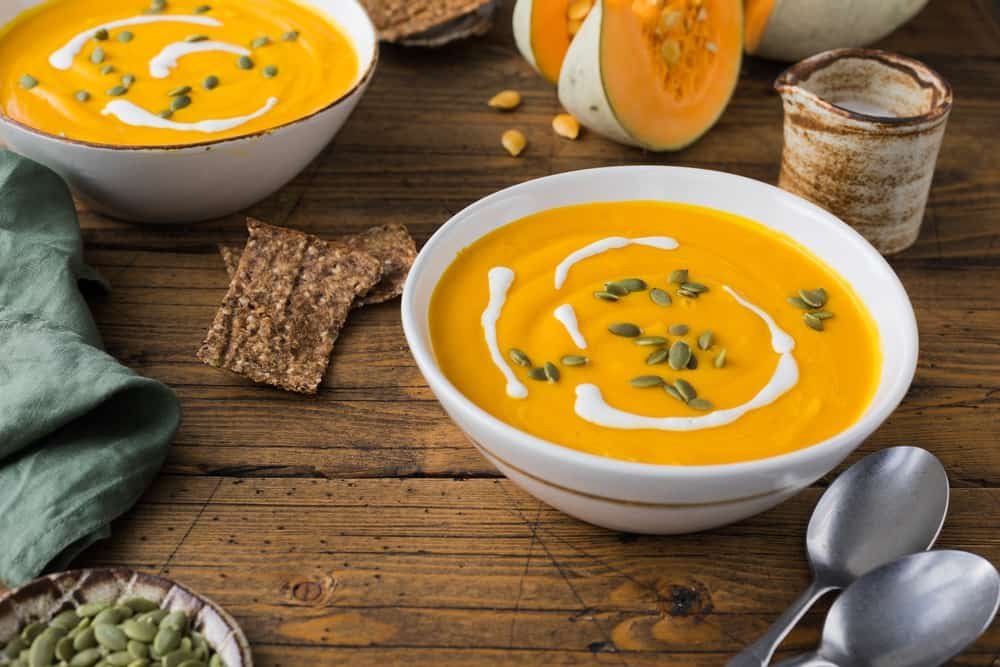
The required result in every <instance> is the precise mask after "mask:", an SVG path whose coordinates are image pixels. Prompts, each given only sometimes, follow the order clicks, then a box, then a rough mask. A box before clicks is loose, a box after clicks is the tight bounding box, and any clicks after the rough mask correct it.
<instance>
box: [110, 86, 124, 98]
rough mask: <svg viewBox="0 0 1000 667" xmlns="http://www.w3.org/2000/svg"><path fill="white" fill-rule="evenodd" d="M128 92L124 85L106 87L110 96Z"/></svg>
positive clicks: (119, 95) (118, 95)
mask: <svg viewBox="0 0 1000 667" xmlns="http://www.w3.org/2000/svg"><path fill="white" fill-rule="evenodd" d="M127 92H128V88H126V87H125V86H115V87H113V88H108V95H110V96H111V97H121V96H122V95H124V94H125V93H127Z"/></svg>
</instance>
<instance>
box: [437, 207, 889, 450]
mask: <svg viewBox="0 0 1000 667" xmlns="http://www.w3.org/2000/svg"><path fill="white" fill-rule="evenodd" d="M609 283H610V284H609ZM800 290H802V292H800ZM429 321H430V329H431V338H432V344H433V348H434V352H435V355H436V357H437V360H438V363H439V364H440V366H441V369H442V370H443V372H444V374H445V375H446V376H447V377H448V378H449V380H451V382H452V383H454V384H455V386H456V387H457V388H458V389H459V390H460V391H461V392H462V393H463V394H465V395H466V396H467V397H468V398H469V399H470V400H472V401H473V402H474V403H475V404H477V405H478V406H480V407H481V408H483V409H484V410H486V411H487V412H489V413H490V414H492V415H494V416H495V417H497V418H499V419H501V420H502V421H504V422H506V423H508V424H510V425H512V426H515V427H517V428H518V429H521V430H523V431H526V432H528V433H531V434H533V435H536V436H538V437H541V438H544V439H546V440H549V441H551V442H555V443H558V444H561V445H564V446H567V447H572V448H575V449H579V450H582V451H585V452H589V453H592V454H598V455H601V456H607V457H612V458H617V459H624V460H629V461H640V462H646V463H661V464H679V465H702V464H716V463H732V462H738V461H747V460H751V459H759V458H764V457H768V456H774V455H777V454H782V453H787V452H790V451H793V450H796V449H800V448H803V447H807V446H809V445H812V444H815V443H817V442H819V441H822V440H824V439H826V438H829V437H831V436H833V435H835V434H837V433H838V432H840V431H843V430H844V429H845V428H847V427H849V426H850V425H851V424H853V423H854V422H855V421H856V420H857V419H858V418H859V417H860V416H861V414H862V413H863V412H864V410H865V408H866V407H867V405H868V403H869V402H870V400H871V398H872V396H873V394H874V391H875V387H876V384H877V378H878V375H879V372H880V366H881V353H880V342H879V338H878V333H877V330H876V327H875V324H874V322H873V321H872V319H871V317H870V316H869V314H868V312H867V311H866V309H865V306H864V305H863V304H862V303H861V301H860V299H859V298H858V297H857V295H856V294H855V293H854V292H853V290H852V289H851V288H850V286H849V285H848V284H847V283H846V281H844V280H843V279H842V278H841V277H840V276H839V275H838V274H837V273H835V272H834V271H833V270H832V269H830V268H829V267H827V266H826V265H825V264H823V263H822V262H821V261H820V260H819V259H818V258H816V257H814V256H813V255H812V254H811V253H809V252H808V251H807V250H806V249H804V248H802V247H801V246H799V245H798V244H797V243H795V242H794V241H792V240H791V239H789V238H787V237H785V236H784V235H781V234H779V233H777V232H774V231H772V230H769V229H768V228H766V227H764V226H762V225H760V224H758V223H755V222H753V221H751V220H747V219H744V218H739V217H737V216H733V215H730V214H726V213H722V212H719V211H715V210H712V209H707V208H701V207H695V206H688V205H682V204H672V203H661V202H648V201H633V202H620V203H594V204H586V205H581V206H571V207H565V208H556V209H551V210H548V211H544V212H542V213H538V214H535V215H531V216H528V217H526V218H523V219H521V220H517V221H514V222H512V223H510V224H508V225H506V226H504V227H501V228H500V229H498V230H496V231H494V232H492V233H491V234H489V235H487V236H485V237H483V238H482V239H480V240H478V241H476V242H475V243H473V244H472V245H471V246H469V247H468V248H466V249H464V250H463V251H462V252H461V253H459V255H458V256H457V257H456V258H455V260H454V262H453V263H452V264H451V266H450V267H448V269H447V270H446V271H445V273H444V275H443V276H442V278H441V281H440V283H439V284H438V286H437V288H436V290H435V292H434V294H433V297H432V300H431V306H430V313H429Z"/></svg>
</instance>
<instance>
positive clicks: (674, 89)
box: [559, 0, 743, 151]
mask: <svg viewBox="0 0 1000 667" xmlns="http://www.w3.org/2000/svg"><path fill="white" fill-rule="evenodd" d="M742 53H743V0H600V1H599V2H598V3H597V4H596V5H595V6H594V8H593V9H592V10H591V12H590V14H589V16H588V17H587V19H586V20H585V21H584V24H583V26H582V27H581V29H580V31H579V33H578V34H577V36H576V38H575V39H574V40H573V42H572V44H571V45H570V47H569V50H568V51H567V53H566V60H565V62H564V63H563V68H562V72H561V74H560V78H559V100H560V102H562V105H563V106H564V107H566V109H567V111H569V112H570V113H572V114H573V115H574V116H576V117H577V119H579V120H580V122H581V123H583V125H585V126H587V127H588V128H590V129H591V130H593V131H595V132H597V133H599V134H602V135H604V136H607V137H609V138H611V139H614V140H616V141H620V142H622V143H626V144H631V145H635V146H641V147H643V148H647V149H650V150H655V151H664V150H678V149H680V148H683V147H685V146H687V145H688V144H690V143H692V142H693V141H695V140H696V139H698V137H700V136H701V135H702V134H704V133H705V132H706V131H707V130H708V129H709V128H710V127H712V125H714V124H715V122H716V121H717V120H718V118H719V116H721V115H722V112H723V111H724V110H725V108H726V105H727V104H728V102H729V98H730V97H731V96H732V94H733V89H734V88H735V87H736V81H737V78H738V77H739V71H740V62H741V58H742Z"/></svg>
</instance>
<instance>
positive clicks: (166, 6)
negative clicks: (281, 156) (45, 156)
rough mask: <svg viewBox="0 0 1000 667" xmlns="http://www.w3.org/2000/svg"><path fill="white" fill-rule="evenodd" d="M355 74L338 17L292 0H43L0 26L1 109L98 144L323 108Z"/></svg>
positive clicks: (254, 123) (164, 142)
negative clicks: (0, 28)
mask: <svg viewBox="0 0 1000 667" xmlns="http://www.w3.org/2000/svg"><path fill="white" fill-rule="evenodd" d="M359 74H360V73H359V64H358V56H357V54H356V52H355V50H354V47H353V46H352V45H351V43H350V41H349V40H348V38H347V36H346V35H345V33H344V32H343V31H342V30H341V29H340V27H338V26H337V25H335V24H334V23H333V22H332V21H331V19H330V18H329V17H327V16H325V15H323V14H321V13H320V12H319V11H317V10H315V9H313V8H311V7H309V6H308V5H306V4H302V3H299V2H297V1H295V0H253V1H252V2H249V1H247V0H205V1H204V2H201V1H199V0H166V1H162V2H161V1H160V0H153V1H152V2H151V3H144V2H143V0H52V1H51V2H47V3H43V4H42V5H40V6H38V7H35V8H33V9H31V10H28V11H26V12H24V13H23V14H22V15H20V16H19V17H17V18H16V19H15V20H14V21H13V22H12V23H10V24H9V25H8V26H7V27H6V28H5V29H4V30H3V32H0V109H2V111H3V113H4V114H5V115H6V116H8V117H9V118H12V119H14V120H16V121H19V122H21V123H23V124H25V125H27V126H29V127H32V128H35V129H38V130H42V131H44V132H47V133H50V134H55V135H59V136H64V137H68V138H71V139H76V140H80V141H87V142H93V143H100V144H114V145H121V146H169V145H176V144H189V143H199V142H203V141H213V140H217V139H224V138H228V137H235V136H239V135H244V134H250V133H254V132H259V131H262V130H266V129H270V128H274V127H277V126H280V125H283V124H285V123H288V122H291V121H293V120H296V119H299V118H303V117H305V116H308V115H310V114H312V113H314V112H316V111H319V110H320V109H322V108H324V107H325V106H327V105H328V104H330V103H331V102H333V101H334V100H336V99H337V98H339V97H340V96H342V95H343V94H344V93H345V92H347V91H348V90H349V89H350V88H351V87H352V86H353V85H354V84H355V83H356V82H357V80H358V78H359Z"/></svg>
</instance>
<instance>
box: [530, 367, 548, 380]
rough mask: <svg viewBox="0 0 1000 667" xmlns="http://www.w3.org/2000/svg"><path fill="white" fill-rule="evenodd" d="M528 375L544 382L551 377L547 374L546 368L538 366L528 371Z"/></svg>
mask: <svg viewBox="0 0 1000 667" xmlns="http://www.w3.org/2000/svg"><path fill="white" fill-rule="evenodd" d="M528 377H529V378H531V379H532V380H541V381H543V382H544V381H545V380H548V379H549V378H548V377H547V376H546V375H545V369H544V368H540V367H537V366H536V367H535V368H532V369H531V370H530V371H528Z"/></svg>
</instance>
